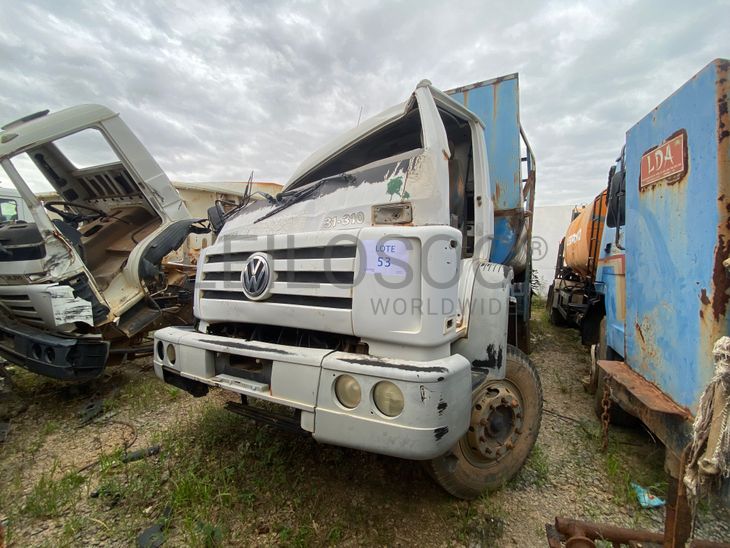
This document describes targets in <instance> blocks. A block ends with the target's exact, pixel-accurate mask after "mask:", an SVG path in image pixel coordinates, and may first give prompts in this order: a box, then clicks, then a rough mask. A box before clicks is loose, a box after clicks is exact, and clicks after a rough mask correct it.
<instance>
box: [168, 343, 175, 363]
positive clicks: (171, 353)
mask: <svg viewBox="0 0 730 548" xmlns="http://www.w3.org/2000/svg"><path fill="white" fill-rule="evenodd" d="M175 358H176V356H175V347H174V346H172V345H171V344H168V345H167V359H168V360H170V363H172V364H174V363H175Z"/></svg>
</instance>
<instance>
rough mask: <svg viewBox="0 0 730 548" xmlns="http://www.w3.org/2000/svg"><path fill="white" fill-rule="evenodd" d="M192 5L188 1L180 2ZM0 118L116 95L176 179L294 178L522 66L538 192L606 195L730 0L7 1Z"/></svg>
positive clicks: (558, 198)
mask: <svg viewBox="0 0 730 548" xmlns="http://www.w3.org/2000/svg"><path fill="white" fill-rule="evenodd" d="M177 4H180V5H183V4H186V5H187V6H188V7H180V6H179V5H177ZM0 9H2V16H1V17H0V82H1V83H0V121H2V123H6V122H8V121H10V120H14V119H16V118H18V117H20V116H23V115H25V114H28V113H30V112H35V111H38V110H42V109H45V108H50V109H51V110H56V109H60V108H63V107H67V106H72V105H75V104H79V103H88V102H94V103H102V104H105V105H107V106H109V107H111V108H112V109H115V110H117V111H118V112H120V113H121V114H122V116H123V118H124V119H125V120H126V122H127V123H128V124H129V125H130V126H131V127H132V129H133V130H134V131H135V132H136V133H137V134H138V135H139V136H140V138H141V139H142V141H143V143H144V144H145V145H146V146H147V147H148V148H149V149H150V151H151V152H152V154H153V155H154V156H155V157H156V159H157V160H158V161H159V163H160V164H161V165H162V167H163V168H164V169H165V170H166V171H167V173H168V175H170V176H171V177H172V178H174V179H178V180H188V181H192V180H196V181H203V180H241V179H243V180H245V179H247V178H248V175H249V173H250V172H251V170H254V172H255V178H256V179H257V180H274V181H281V182H284V181H286V179H287V178H288V176H289V175H290V174H291V173H292V171H293V170H294V168H295V167H296V165H297V163H298V162H299V161H301V160H303V159H304V158H305V157H306V156H307V155H309V154H310V153H311V152H312V151H313V150H315V149H316V148H318V147H319V146H320V145H321V144H323V143H324V142H326V141H327V140H328V139H329V138H331V137H333V136H335V135H337V134H338V133H339V132H341V131H343V130H346V129H349V128H350V127H352V126H354V125H355V124H356V123H357V119H358V115H359V113H360V109H361V108H362V109H363V112H364V114H363V117H367V116H369V115H373V114H376V113H377V112H379V111H380V110H382V109H384V108H386V107H388V106H390V105H392V104H394V103H398V102H400V101H402V100H404V99H405V98H406V97H407V96H408V94H409V93H410V92H411V91H412V90H413V88H414V87H415V85H416V83H418V81H419V80H421V79H423V78H429V79H430V80H431V81H432V82H433V83H434V84H435V85H436V86H438V87H440V88H442V89H448V88H452V87H455V86H458V85H464V84H467V83H471V82H475V81H478V80H484V79H487V78H492V77H495V76H499V75H502V74H507V73H511V72H519V73H520V87H521V117H522V124H523V126H524V128H525V130H526V132H527V135H528V137H529V139H530V141H531V144H532V146H533V149H534V151H535V154H536V157H537V163H538V185H539V186H538V191H537V201H538V204H542V205H548V204H572V203H577V202H582V201H586V200H588V199H590V198H591V197H592V196H594V195H595V194H596V193H597V192H598V191H599V190H600V189H601V187H603V186H604V185H605V179H606V173H607V170H608V168H609V166H610V164H611V162H612V160H613V159H614V158H615V157H616V155H617V153H618V152H619V150H620V147H621V145H622V142H623V136H624V133H625V131H626V130H627V129H628V128H629V127H630V126H631V125H632V124H633V123H635V122H636V121H638V119H639V118H640V117H642V116H643V115H644V114H646V113H647V112H649V110H651V109H652V108H653V107H654V106H656V104H657V103H659V102H660V101H661V100H662V99H663V98H665V97H666V96H667V95H669V94H670V93H671V92H672V91H673V90H674V89H675V88H677V87H678V86H679V85H681V84H682V83H683V82H684V81H685V80H687V79H688V78H690V77H691V76H692V75H693V74H695V73H696V72H697V71H699V70H700V69H701V68H702V67H703V66H704V65H705V64H706V63H708V62H709V61H711V60H712V59H714V58H716V57H730V32H729V31H728V21H730V1H719V2H709V1H695V2H687V1H682V2H673V1H662V2H640V1H632V0H625V1H607V0H604V1H603V2H595V3H591V2H520V1H512V2H498V1H477V2H470V1H460V2H458V3H450V2H443V1H439V2H435V1H423V0H422V1H403V2H378V1H371V2H343V3H340V2H264V1H262V2H244V1H233V0H231V1H219V0H207V1H206V2H187V3H183V2H177V3H173V2H162V1H150V2H142V1H135V0H125V1H123V2H119V3H116V2H113V1H99V0H96V1H89V2H74V1H71V0H69V1H65V2H57V1H55V0H53V1H48V2H38V1H28V0H25V1H22V2H21V1H17V0H0Z"/></svg>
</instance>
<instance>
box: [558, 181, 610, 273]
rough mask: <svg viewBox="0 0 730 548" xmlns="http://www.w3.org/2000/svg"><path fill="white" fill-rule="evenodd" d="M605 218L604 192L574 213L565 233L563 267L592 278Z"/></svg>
mask: <svg viewBox="0 0 730 548" xmlns="http://www.w3.org/2000/svg"><path fill="white" fill-rule="evenodd" d="M605 217H606V191H605V190H604V191H603V192H601V193H600V194H599V195H598V196H596V198H595V199H594V200H593V202H592V203H590V204H588V205H585V206H583V207H582V208H581V209H578V210H576V211H574V214H573V221H572V222H571V223H570V225H569V226H568V230H567V231H566V233H565V243H564V247H563V259H564V260H565V265H566V266H568V267H570V268H571V269H572V270H573V271H574V272H576V273H577V274H579V275H580V276H583V277H586V278H592V277H593V276H594V275H595V272H596V259H597V258H598V246H599V245H600V243H601V236H602V235H603V222H604V220H605Z"/></svg>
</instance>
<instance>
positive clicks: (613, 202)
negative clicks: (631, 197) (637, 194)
mask: <svg viewBox="0 0 730 548" xmlns="http://www.w3.org/2000/svg"><path fill="white" fill-rule="evenodd" d="M609 175H611V182H610V183H609V185H608V212H607V213H606V225H608V227H609V228H616V227H617V226H623V225H624V224H625V222H626V171H625V170H623V169H622V170H621V171H618V172H617V171H615V170H612V173H609Z"/></svg>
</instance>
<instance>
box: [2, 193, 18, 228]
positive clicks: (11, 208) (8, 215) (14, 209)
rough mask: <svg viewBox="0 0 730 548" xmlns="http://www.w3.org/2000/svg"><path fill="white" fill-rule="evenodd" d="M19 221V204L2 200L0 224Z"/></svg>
mask: <svg viewBox="0 0 730 548" xmlns="http://www.w3.org/2000/svg"><path fill="white" fill-rule="evenodd" d="M17 220H18V202H16V201H15V200H10V199H8V198H0V222H5V221H17Z"/></svg>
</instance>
